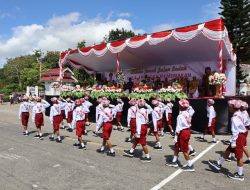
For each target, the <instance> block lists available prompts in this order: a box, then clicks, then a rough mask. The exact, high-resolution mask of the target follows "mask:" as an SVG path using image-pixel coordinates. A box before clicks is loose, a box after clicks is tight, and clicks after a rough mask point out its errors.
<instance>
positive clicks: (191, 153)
mask: <svg viewBox="0 0 250 190" xmlns="http://www.w3.org/2000/svg"><path fill="white" fill-rule="evenodd" d="M187 112H188V113H189V115H190V117H191V122H192V118H193V115H194V113H195V111H194V108H193V107H192V106H191V105H190V104H189V106H188V108H187ZM188 149H189V156H195V154H196V152H195V149H194V148H193V147H192V145H191V144H189V145H188Z"/></svg>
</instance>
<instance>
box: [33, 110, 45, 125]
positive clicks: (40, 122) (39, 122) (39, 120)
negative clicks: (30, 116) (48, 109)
mask: <svg viewBox="0 0 250 190" xmlns="http://www.w3.org/2000/svg"><path fill="white" fill-rule="evenodd" d="M35 125H36V127H41V126H44V123H43V113H37V114H36V115H35Z"/></svg>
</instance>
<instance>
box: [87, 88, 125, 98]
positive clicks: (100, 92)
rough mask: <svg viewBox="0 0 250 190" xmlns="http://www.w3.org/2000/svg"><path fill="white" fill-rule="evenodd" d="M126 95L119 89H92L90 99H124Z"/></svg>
mask: <svg viewBox="0 0 250 190" xmlns="http://www.w3.org/2000/svg"><path fill="white" fill-rule="evenodd" d="M125 95H126V94H125V92H123V90H122V89H121V88H117V87H114V86H112V87H106V88H102V89H97V88H96V89H93V90H92V91H91V93H90V97H91V98H93V99H97V98H98V97H99V96H106V97H109V98H110V99H111V100H113V99H117V98H121V97H124V96H125Z"/></svg>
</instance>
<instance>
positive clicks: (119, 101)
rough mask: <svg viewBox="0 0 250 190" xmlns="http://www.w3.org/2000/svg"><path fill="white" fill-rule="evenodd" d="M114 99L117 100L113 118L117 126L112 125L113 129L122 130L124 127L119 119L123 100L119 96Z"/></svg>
mask: <svg viewBox="0 0 250 190" xmlns="http://www.w3.org/2000/svg"><path fill="white" fill-rule="evenodd" d="M116 101H117V105H116V106H115V109H116V115H115V119H116V123H117V126H115V127H114V130H117V129H118V130H120V131H122V132H123V131H124V128H123V126H122V124H121V119H122V111H123V105H124V102H123V101H122V99H121V98H118V99H117V100H116Z"/></svg>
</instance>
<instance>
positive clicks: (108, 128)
mask: <svg viewBox="0 0 250 190" xmlns="http://www.w3.org/2000/svg"><path fill="white" fill-rule="evenodd" d="M102 126H103V128H102V131H103V134H102V138H103V139H106V140H109V138H110V136H111V132H112V129H113V126H112V123H111V122H106V123H103V125H102Z"/></svg>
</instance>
